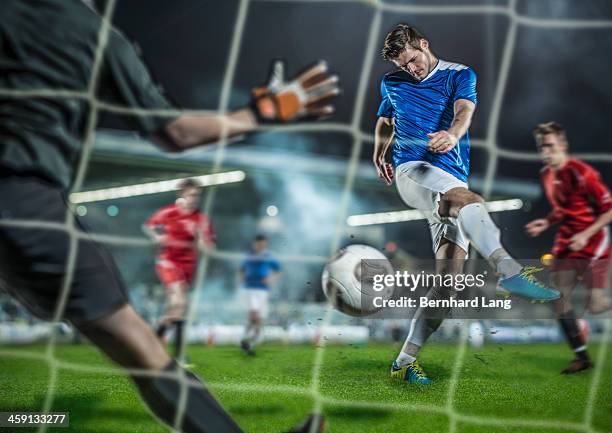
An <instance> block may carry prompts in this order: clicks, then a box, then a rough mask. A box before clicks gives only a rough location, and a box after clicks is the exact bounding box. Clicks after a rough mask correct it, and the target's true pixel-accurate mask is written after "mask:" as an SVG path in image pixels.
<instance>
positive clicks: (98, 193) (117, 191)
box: [70, 170, 246, 203]
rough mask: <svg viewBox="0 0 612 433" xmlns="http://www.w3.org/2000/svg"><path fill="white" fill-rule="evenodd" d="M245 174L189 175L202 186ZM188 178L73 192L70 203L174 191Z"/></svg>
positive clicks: (237, 171) (234, 172)
mask: <svg viewBox="0 0 612 433" xmlns="http://www.w3.org/2000/svg"><path fill="white" fill-rule="evenodd" d="M245 177H246V174H245V173H244V171H242V170H235V171H226V172H224V173H214V174H205V175H202V176H191V177H189V179H195V180H197V181H198V182H200V184H201V185H202V186H213V185H222V184H226V183H234V182H242V181H243V180H244V179H245ZM185 179H188V178H186V177H181V178H178V179H168V180H162V181H158V182H148V183H139V184H136V185H125V186H118V187H113V188H105V189H97V190H93V191H82V192H74V193H72V194H70V201H71V202H72V203H91V202H94V201H104V200H113V199H117V198H127V197H135V196H139V195H147V194H157V193H160V192H168V191H176V190H178V189H179V185H180V183H181V181H183V180H185Z"/></svg>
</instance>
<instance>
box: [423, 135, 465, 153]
mask: <svg viewBox="0 0 612 433" xmlns="http://www.w3.org/2000/svg"><path fill="white" fill-rule="evenodd" d="M427 136H428V137H429V143H427V148H428V150H429V151H430V152H433V153H447V152H449V151H450V150H451V149H452V148H453V147H455V146H456V145H457V142H458V141H459V139H458V138H457V137H456V136H455V135H453V134H451V133H450V132H448V131H438V132H432V133H430V134H427Z"/></svg>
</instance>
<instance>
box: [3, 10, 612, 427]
mask: <svg viewBox="0 0 612 433" xmlns="http://www.w3.org/2000/svg"><path fill="white" fill-rule="evenodd" d="M252 1H257V0H241V1H240V7H239V12H238V15H237V19H236V24H235V25H234V35H233V38H232V46H231V49H230V55H229V59H228V65H227V67H226V71H225V75H224V83H223V89H222V97H221V98H220V99H221V100H220V103H219V107H218V112H225V111H226V110H227V101H228V99H229V94H230V92H231V84H232V78H233V76H234V73H235V69H236V58H237V55H238V52H239V50H240V40H241V38H242V35H243V33H244V28H245V21H246V16H247V14H248V5H249V3H250V2H252ZM268 1H271V0H268ZM277 1H279V2H289V1H297V2H308V1H313V0H277ZM315 1H318V0H315ZM345 1H347V3H350V2H354V3H361V1H359V0H345ZM115 3H116V0H109V2H108V3H107V5H106V10H105V12H104V20H103V23H102V26H101V28H100V30H99V33H98V44H97V49H96V53H95V59H94V63H93V66H92V73H91V79H90V82H89V85H88V88H87V91H86V92H75V91H71V90H65V89H64V90H63V89H34V90H28V91H13V90H10V89H0V96H6V97H10V98H30V97H31V98H37V97H51V96H53V97H58V98H81V99H86V100H87V101H88V102H89V103H90V104H91V106H92V109H91V110H90V114H89V118H88V122H87V130H86V134H85V143H84V148H83V153H82V155H81V159H80V161H79V164H78V173H77V177H76V180H75V186H74V189H76V190H78V189H79V188H80V185H81V184H82V182H83V179H84V178H85V175H86V169H87V164H86V162H87V161H88V159H89V156H90V153H91V150H92V148H93V136H94V134H93V132H94V128H95V126H96V124H97V117H98V111H115V110H116V111H120V112H122V113H126V114H128V113H138V114H141V115H142V114H150V115H154V114H155V112H156V110H143V109H138V108H134V107H121V106H111V105H110V104H104V103H102V102H100V101H98V100H97V98H96V95H95V88H96V83H97V79H98V74H99V70H100V65H101V59H102V55H103V53H104V49H105V46H106V42H107V39H108V33H109V30H110V19H111V17H112V14H113V11H114V7H115ZM367 3H368V4H369V5H370V6H371V7H372V8H373V9H374V10H375V11H376V12H375V14H374V15H373V18H372V21H371V24H370V40H372V38H374V37H375V36H376V35H377V34H378V33H379V32H376V31H375V30H379V26H380V19H381V13H382V12H383V11H388V12H392V13H400V12H401V13H412V14H442V13H444V14H447V13H448V14H451V13H453V14H459V13H482V14H497V13H499V14H503V15H506V16H507V17H508V19H509V22H510V27H509V29H508V31H507V33H506V41H505V45H504V48H503V56H502V63H501V65H500V71H499V79H498V82H497V85H496V91H495V95H494V98H493V104H492V108H491V116H490V118H489V122H488V125H487V133H486V139H484V140H482V144H481V143H480V142H475V143H474V144H475V145H477V146H480V145H481V146H482V147H484V148H485V149H486V150H487V152H488V154H489V159H490V164H489V166H488V170H487V176H486V178H485V184H486V185H485V186H488V188H485V191H484V193H483V195H484V196H485V198H486V197H487V196H488V195H489V194H488V191H489V188H490V186H491V184H492V180H493V177H494V176H495V173H496V167H497V160H498V158H500V157H501V158H507V159H514V160H526V159H537V155H534V153H533V152H518V151H510V150H504V149H502V148H500V147H498V146H496V142H495V140H496V133H497V130H498V123H499V119H500V114H501V105H502V102H503V97H504V91H505V89H506V81H507V77H508V74H509V70H510V66H511V62H512V55H513V52H514V45H515V42H516V34H517V27H518V26H519V25H520V26H533V27H547V28H572V29H588V28H612V21H611V20H558V19H538V18H531V17H526V16H521V15H519V14H518V13H517V11H516V3H517V2H516V0H510V2H509V4H508V6H506V7H503V6H494V7H491V6H486V5H459V6H444V5H439V6H427V7H423V6H418V5H404V4H395V3H388V2H384V1H379V0H369V1H368V2H367ZM371 58H372V49H371V44H368V48H367V50H366V60H365V61H364V64H363V68H362V73H361V79H360V83H359V88H358V93H357V99H356V103H355V110H354V113H353V118H352V120H353V121H352V122H351V124H350V125H347V126H346V128H347V129H349V130H350V131H349V132H350V133H351V134H352V135H353V137H354V142H353V149H352V153H351V160H350V163H349V171H348V173H347V176H346V183H345V188H344V195H343V200H342V206H340V207H341V208H342V209H343V211H346V209H345V208H344V205H345V204H347V202H348V199H345V196H346V192H347V191H350V189H351V188H352V184H353V178H354V174H355V173H354V171H355V162H356V161H357V160H358V154H359V152H356V150H359V149H360V148H361V144H362V142H363V141H371V139H369V137H368V138H365V139H364V135H365V134H364V133H363V132H362V131H361V130H360V128H359V120H360V117H361V115H362V109H363V99H364V95H365V93H364V90H363V88H364V87H365V86H364V79H367V78H368V75H369V74H368V71H366V70H365V69H367V68H370V69H371V60H370V59H371ZM366 84H367V83H366ZM158 115H168V116H170V115H175V114H174V113H158ZM332 126H333V125H329V126H328V124H323V125H320V126H319V125H317V127H311V126H308V127H306V126H304V127H302V126H299V127H290V128H287V129H291V128H293V129H292V130H295V131H296V132H297V131H299V130H304V131H305V130H311V129H312V130H315V129H316V130H317V131H323V132H325V131H327V130H328V129H333V127H332ZM283 128H285V127H280V128H276V129H278V130H283ZM262 129H263V128H262ZM226 143H227V137H223V138H222V139H221V143H220V146H219V147H218V151H217V155H216V160H215V163H216V164H215V165H216V166H218V167H220V166H221V163H222V160H223V156H224V147H225V144H226ZM475 147H476V146H475ZM584 158H585V159H598V160H599V161H606V162H607V161H610V155H607V154H601V155H597V154H588V155H584ZM215 171H217V170H215ZM213 190H214V188H213ZM208 204H209V205H212V200H211V199H209V200H208ZM208 207H210V206H207V208H208ZM339 215H340V216H342V215H343V212H340V213H339ZM341 219H342V218H341V217H340V221H341ZM33 223H37V222H36V221H24V222H23V224H22V223H19V224H15V221H6V220H4V221H0V225H26V226H29V225H32V224H33ZM40 223H41V225H42V226H46V224H47V223H46V222H44V221H41V222H40ZM57 226H58V227H55V225H54V226H53V229H60V230H64V231H66V232H68V233H69V234H70V249H69V257H68V261H67V265H66V275H67V278H66V279H65V281H64V284H63V287H62V291H61V296H60V300H59V302H58V304H57V306H56V310H55V313H54V319H53V321H52V323H55V324H57V323H59V321H60V320H61V318H62V316H63V312H64V309H65V301H66V296H67V294H68V289H69V285H70V281H71V277H72V275H73V271H74V262H75V257H76V254H77V249H78V242H77V241H78V239H79V238H80V237H81V236H84V234H82V232H81V231H80V230H79V228H78V227H77V226H75V225H74V219H73V218H72V215H71V213H70V212H67V215H66V221H65V223H64V224H57ZM59 226H61V227H59ZM92 235H95V233H92ZM339 235H340V233H339V232H338V233H337V236H339ZM337 236H335V237H334V239H335V238H336V237H337ZM335 243H336V242H335V241H334V242H332V244H335ZM204 261H206V259H204ZM203 268H204V269H201V268H200V269H198V274H200V276H199V277H198V278H197V279H198V281H200V280H201V279H202V278H203V276H204V274H205V272H206V269H205V268H206V266H205V264H204V266H203ZM202 270H203V272H202ZM198 292H199V291H198V290H197V289H196V294H198ZM194 304H195V302H194ZM191 313H192V314H193V312H191ZM191 318H192V315H190V317H189V319H188V323H190V322H191ZM329 318H330V314H329V313H327V314H326V320H325V322H324V323H329ZM611 332H612V326H611V322H610V320H606V321H605V331H604V336H603V341H604V342H606V341H609V340H610V334H611ZM56 335H57V334H56V333H53V334H52V336H51V338H50V339H49V343H48V344H47V350H46V352H45V353H44V354H42V353H41V354H36V357H40V358H41V359H44V360H45V361H46V362H47V363H48V365H49V367H50V374H49V382H48V387H47V388H48V389H47V393H46V397H45V402H44V404H43V411H49V409H50V408H51V406H52V403H53V400H54V397H55V391H56V390H55V385H56V382H57V375H58V370H60V369H70V370H78V369H79V367H80V368H81V369H86V366H83V365H78V364H68V363H64V362H62V361H60V360H59V359H57V358H56V357H55V351H54V349H55V345H56ZM466 341H467V333H465V332H464V333H462V336H461V338H460V339H459V341H458V351H457V354H456V355H455V362H454V365H453V369H452V377H451V379H450V381H449V389H448V395H447V400H446V405H444V406H442V405H413V404H406V405H404V404H380V403H377V402H371V401H366V402H357V401H351V400H335V399H330V398H327V397H325V396H323V395H321V393H320V387H319V372H320V369H321V367H322V363H323V352H324V348H325V341H324V340H322V341H321V342H320V346H319V347H318V348H317V350H316V359H315V366H314V368H313V377H312V379H313V381H312V384H311V387H310V388H309V389H308V388H301V389H302V390H303V391H299V392H300V394H301V393H302V392H305V393H307V394H309V395H311V396H312V397H313V398H314V400H315V408H321V407H322V406H323V405H334V406H335V405H337V406H344V407H351V406H355V407H364V408H370V407H371V408H376V407H384V408H389V409H397V410H402V411H404V410H406V409H408V410H418V411H423V412H430V413H439V414H446V415H447V416H448V418H449V432H450V433H454V432H456V431H457V429H458V422H463V423H469V424H475V425H488V426H522V427H527V426H530V427H537V428H545V429H548V428H554V429H559V428H561V429H571V430H576V431H582V432H585V433H597V430H596V429H595V428H594V427H593V426H592V421H593V419H592V418H593V408H594V405H595V401H596V396H597V388H598V387H599V385H600V382H601V371H602V368H603V366H604V363H605V359H606V352H607V350H606V349H607V345H606V344H604V345H602V347H601V348H600V349H599V351H598V362H597V364H596V367H595V371H594V375H593V379H592V381H591V386H590V390H589V396H588V398H587V404H586V407H585V411H584V415H585V416H584V420H583V421H582V422H581V423H570V422H566V421H563V420H528V419H521V418H499V417H490V416H471V415H464V414H462V413H460V412H458V411H457V410H456V409H455V408H454V404H453V403H454V397H455V395H454V394H455V390H456V387H457V384H458V380H459V375H460V371H461V366H462V364H463V360H464V357H465V344H466ZM0 353H2V354H5V355H7V356H15V357H19V358H23V357H25V358H27V357H29V356H30V355H28V354H26V353H24V352H14V351H11V350H6V349H0ZM32 356H33V354H32ZM128 371H129V372H131V373H133V374H142V373H143V372H142V371H138V370H135V369H130V370H128ZM108 372H109V373H111V374H112V373H113V372H116V370H115V369H110V368H109V369H108ZM178 380H179V381H180V383H181V390H182V391H183V395H182V396H181V398H180V402H179V411H177V417H176V420H175V421H176V422H175V425H176V424H178V423H179V422H180V420H181V418H182V416H183V411H184V406H185V403H186V401H185V395H184V394H185V391H186V388H187V387H188V386H199V384H192V383H190V381H189V380H188V379H187V378H186V377H184V376H182V375H180V376H179V377H178ZM213 386H218V387H224V386H225V384H214V385H213ZM243 388H244V385H243V384H237V385H236V389H237V390H242V389H243ZM290 388H291V387H278V388H277V387H270V386H261V387H259V386H253V387H249V390H250V391H256V392H275V390H278V392H279V393H284V392H287V391H288V390H289V389H290ZM295 391H297V389H296V390H295ZM47 428H48V425H47V424H42V425H41V426H40V427H39V429H38V433H44V432H46V430H47Z"/></svg>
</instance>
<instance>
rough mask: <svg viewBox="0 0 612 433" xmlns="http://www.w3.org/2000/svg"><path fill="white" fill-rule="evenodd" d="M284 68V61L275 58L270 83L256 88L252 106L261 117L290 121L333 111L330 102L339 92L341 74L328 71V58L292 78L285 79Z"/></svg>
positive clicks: (323, 114) (270, 120)
mask: <svg viewBox="0 0 612 433" xmlns="http://www.w3.org/2000/svg"><path fill="white" fill-rule="evenodd" d="M284 71H285V66H284V63H283V62H282V61H280V60H275V61H274V62H273V64H272V72H271V74H270V79H269V81H268V83H267V84H266V85H265V86H262V87H257V88H255V89H253V92H252V93H253V102H252V107H253V111H254V112H255V115H256V116H257V118H258V120H259V121H262V122H289V121H292V120H298V119H300V118H305V117H306V118H321V117H324V116H328V115H330V114H331V113H333V112H334V106H333V105H332V104H330V102H331V99H333V98H334V97H335V96H336V95H338V93H340V89H339V87H338V76H337V75H331V74H329V72H328V70H327V63H326V62H324V61H320V62H318V63H317V64H315V65H314V66H311V67H310V68H308V69H307V70H306V71H304V72H303V73H301V74H300V75H298V76H297V77H295V78H293V79H292V80H290V81H285V72H284Z"/></svg>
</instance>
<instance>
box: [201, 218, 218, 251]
mask: <svg viewBox="0 0 612 433" xmlns="http://www.w3.org/2000/svg"><path fill="white" fill-rule="evenodd" d="M216 239H217V236H216V234H215V231H214V230H213V227H212V224H211V222H210V221H209V220H208V219H204V220H203V221H202V223H201V227H200V229H199V230H198V231H197V232H196V240H197V245H198V249H199V250H200V251H204V252H205V253H206V254H209V255H210V254H211V253H213V252H214V250H215V248H216V247H217V243H216Z"/></svg>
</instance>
